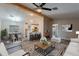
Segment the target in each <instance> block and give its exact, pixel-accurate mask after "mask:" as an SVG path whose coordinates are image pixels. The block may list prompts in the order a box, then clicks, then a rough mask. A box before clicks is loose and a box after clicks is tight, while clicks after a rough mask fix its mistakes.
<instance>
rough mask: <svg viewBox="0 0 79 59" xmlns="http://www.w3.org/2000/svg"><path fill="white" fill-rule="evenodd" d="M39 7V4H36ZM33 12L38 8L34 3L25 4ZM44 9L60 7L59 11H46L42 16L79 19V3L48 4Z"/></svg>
mask: <svg viewBox="0 0 79 59" xmlns="http://www.w3.org/2000/svg"><path fill="white" fill-rule="evenodd" d="M36 4H37V5H38V3H36ZM23 5H25V6H27V7H29V8H31V9H32V10H35V8H37V7H36V6H34V5H33V4H32V3H25V4H23ZM44 7H47V8H53V7H58V10H52V11H46V10H43V11H42V14H45V15H47V16H49V17H51V18H57V19H59V18H79V4H78V3H47V4H45V6H44Z"/></svg>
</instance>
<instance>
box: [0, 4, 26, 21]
mask: <svg viewBox="0 0 79 59" xmlns="http://www.w3.org/2000/svg"><path fill="white" fill-rule="evenodd" d="M10 15H13V16H14V17H16V16H17V17H20V18H21V19H22V20H24V19H25V18H24V17H25V16H26V14H25V13H24V12H23V11H22V10H20V9H19V8H17V7H16V6H14V5H12V4H0V20H7V21H9V18H8V17H9V16H10Z"/></svg>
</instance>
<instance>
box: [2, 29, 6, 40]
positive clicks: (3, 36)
mask: <svg viewBox="0 0 79 59" xmlns="http://www.w3.org/2000/svg"><path fill="white" fill-rule="evenodd" d="M6 36H7V29H4V30H1V39H5V37H6Z"/></svg>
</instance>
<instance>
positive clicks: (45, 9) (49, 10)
mask: <svg viewBox="0 0 79 59" xmlns="http://www.w3.org/2000/svg"><path fill="white" fill-rule="evenodd" d="M41 9H44V10H49V11H51V10H52V9H50V8H44V7H43V8H41Z"/></svg>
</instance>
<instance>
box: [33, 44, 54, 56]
mask: <svg viewBox="0 0 79 59" xmlns="http://www.w3.org/2000/svg"><path fill="white" fill-rule="evenodd" d="M54 48H55V47H54V45H52V44H51V43H50V44H48V45H44V44H42V43H36V44H34V49H35V51H37V52H39V53H41V54H42V55H47V54H48V53H49V52H51V51H52V50H53V49H54Z"/></svg>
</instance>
